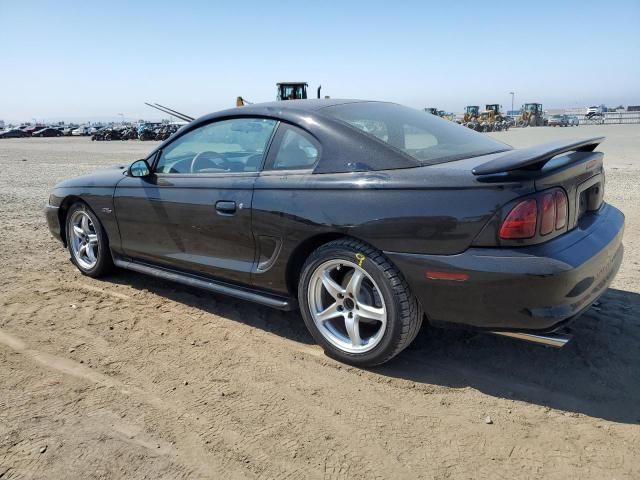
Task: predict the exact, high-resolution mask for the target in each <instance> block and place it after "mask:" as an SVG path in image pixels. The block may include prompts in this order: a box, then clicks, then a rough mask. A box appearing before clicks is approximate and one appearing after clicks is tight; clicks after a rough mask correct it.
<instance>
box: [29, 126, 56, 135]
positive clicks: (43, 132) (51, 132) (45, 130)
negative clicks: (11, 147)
mask: <svg viewBox="0 0 640 480" xmlns="http://www.w3.org/2000/svg"><path fill="white" fill-rule="evenodd" d="M31 136H32V137H61V136H62V132H61V131H60V130H58V129H57V128H51V127H47V128H43V129H41V130H38V131H36V132H33V133H32V134H31Z"/></svg>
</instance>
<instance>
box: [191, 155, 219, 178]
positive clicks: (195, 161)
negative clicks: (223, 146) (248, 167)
mask: <svg viewBox="0 0 640 480" xmlns="http://www.w3.org/2000/svg"><path fill="white" fill-rule="evenodd" d="M202 160H213V162H212V163H213V164H214V165H217V166H219V167H220V168H225V167H224V164H225V162H226V160H225V158H224V157H223V156H222V155H221V154H219V153H218V152H214V151H213V150H205V151H204V152H200V153H198V154H196V156H195V157H193V160H191V167H190V168H189V171H190V172H191V173H195V172H196V165H197V164H198V162H199V161H202Z"/></svg>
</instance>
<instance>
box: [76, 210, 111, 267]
mask: <svg viewBox="0 0 640 480" xmlns="http://www.w3.org/2000/svg"><path fill="white" fill-rule="evenodd" d="M66 222H67V223H66V234H67V247H68V248H69V253H70V254H71V261H72V262H73V263H74V264H75V266H76V267H78V270H80V272H82V273H83V274H84V275H88V276H90V277H100V276H102V275H104V274H106V273H109V272H110V271H111V270H112V268H113V260H112V258H111V252H110V251H109V241H108V239H107V235H106V233H105V231H104V229H103V228H102V224H101V223H100V220H98V217H96V215H95V214H94V213H93V212H92V211H91V209H90V208H89V207H88V206H87V205H86V204H84V203H81V202H78V203H74V204H73V205H72V206H71V208H70V209H69V213H68V214H67V219H66Z"/></svg>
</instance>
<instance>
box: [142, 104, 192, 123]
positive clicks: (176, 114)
mask: <svg viewBox="0 0 640 480" xmlns="http://www.w3.org/2000/svg"><path fill="white" fill-rule="evenodd" d="M144 104H145V105H147V106H149V107H151V108H155V109H156V110H160V111H161V112H162V113H166V114H167V115H173V116H174V117H178V118H179V119H180V120H183V121H185V122H192V121H193V120H194V119H193V117H190V116H188V115H185V114H184V113H180V112H176V111H175V110H171V109H170V108H167V107H163V106H162V105H160V104H158V103H156V104H155V105H152V104H150V103H148V102H144Z"/></svg>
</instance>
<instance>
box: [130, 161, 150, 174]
mask: <svg viewBox="0 0 640 480" xmlns="http://www.w3.org/2000/svg"><path fill="white" fill-rule="evenodd" d="M150 173H151V169H150V168H149V164H148V163H147V161H146V160H136V161H135V162H133V163H132V164H131V166H129V175H130V176H132V177H146V176H147V175H149V174H150Z"/></svg>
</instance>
